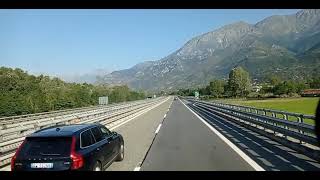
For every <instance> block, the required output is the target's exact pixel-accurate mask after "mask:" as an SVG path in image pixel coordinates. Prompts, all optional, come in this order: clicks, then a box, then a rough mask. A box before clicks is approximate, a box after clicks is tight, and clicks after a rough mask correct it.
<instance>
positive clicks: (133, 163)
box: [107, 100, 320, 171]
mask: <svg viewBox="0 0 320 180" xmlns="http://www.w3.org/2000/svg"><path fill="white" fill-rule="evenodd" d="M170 101H172V100H170ZM170 103H171V102H167V103H164V104H163V105H161V106H159V107H158V108H157V109H153V110H151V111H149V112H148V113H146V114H145V115H143V116H140V117H139V118H137V119H136V120H135V121H132V123H128V124H126V125H124V126H122V127H121V128H119V129H118V130H117V131H118V132H120V133H122V134H123V135H124V137H125V139H126V142H127V143H126V153H127V154H126V157H125V160H124V161H123V162H115V163H113V164H112V165H111V166H110V167H109V168H108V169H107V170H110V171H118V170H128V171H132V170H140V171H198V170H199V171H309V170H317V171H318V170H320V164H319V162H317V161H315V160H312V159H310V158H308V157H306V156H304V155H302V154H300V153H297V152H296V151H294V150H292V149H290V148H287V147H285V146H283V145H281V144H279V143H277V142H274V141H272V140H270V139H268V138H266V137H263V136H261V135H259V134H257V133H255V132H252V131H250V130H247V129H244V128H243V127H240V126H238V125H236V124H234V123H232V122H229V121H227V120H224V119H220V118H218V117H215V116H214V115H212V114H206V113H205V112H201V111H199V110H196V107H194V106H193V105H192V104H190V103H188V102H185V104H186V105H187V106H188V107H189V108H190V109H188V108H187V107H186V106H185V105H184V104H183V103H182V102H181V101H180V100H176V101H173V102H172V104H171V106H170V108H169V111H168V112H166V109H167V108H168V106H169V105H170ZM192 111H194V112H196V113H197V114H199V115H200V116H197V115H195V114H194V113H193V112H192ZM203 121H208V122H210V123H205V122H203ZM159 124H161V126H160V127H159ZM210 127H211V128H214V130H212V129H211V128H210ZM156 132H157V133H156ZM217 133H218V134H219V135H218V134H217ZM152 139H153V142H152ZM148 146H149V147H148Z"/></svg>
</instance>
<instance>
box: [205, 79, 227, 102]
mask: <svg viewBox="0 0 320 180" xmlns="http://www.w3.org/2000/svg"><path fill="white" fill-rule="evenodd" d="M224 86H225V82H224V81H223V80H217V79H215V80H213V81H211V82H210V84H209V86H208V87H209V93H210V95H212V96H214V97H216V98H217V97H220V96H221V95H222V94H223V93H224Z"/></svg>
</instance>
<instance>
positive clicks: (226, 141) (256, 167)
mask: <svg viewBox="0 0 320 180" xmlns="http://www.w3.org/2000/svg"><path fill="white" fill-rule="evenodd" d="M179 100H180V99H179ZM180 102H181V103H182V104H183V105H184V106H185V107H186V108H187V109H189V111H190V112H192V113H193V114H194V115H195V116H196V117H197V118H199V119H200V120H201V121H202V122H203V123H204V124H205V125H206V126H207V127H209V128H210V130H211V131H213V132H214V133H215V134H216V135H218V136H219V137H220V138H221V139H222V140H223V141H224V142H225V143H226V144H227V145H229V146H230V147H231V148H232V149H233V150H234V151H235V152H236V153H237V154H238V155H239V156H241V157H242V159H244V160H245V161H246V162H247V163H248V164H249V165H250V166H252V167H253V168H254V169H255V170H256V171H265V170H264V169H263V168H262V167H261V166H260V165H259V164H257V163H256V162H255V161H254V160H252V159H251V158H250V157H249V156H248V155H246V154H245V153H244V152H243V151H242V150H241V149H239V148H238V147H237V146H236V145H234V144H233V143H232V142H231V141H230V140H229V139H227V138H226V137H225V136H223V135H222V134H221V133H220V132H219V131H218V130H216V129H215V128H214V127H212V126H211V125H210V124H209V123H208V122H207V121H205V120H204V119H203V118H202V117H200V116H199V115H198V114H197V113H195V112H194V111H193V110H191V109H190V108H189V107H188V106H187V105H185V104H184V103H183V102H182V101H181V100H180Z"/></svg>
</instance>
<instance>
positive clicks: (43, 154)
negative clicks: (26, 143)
mask: <svg viewBox="0 0 320 180" xmlns="http://www.w3.org/2000/svg"><path fill="white" fill-rule="evenodd" d="M40 155H42V156H60V155H61V154H45V153H40Z"/></svg>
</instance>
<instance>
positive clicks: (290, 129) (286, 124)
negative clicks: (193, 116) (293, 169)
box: [189, 99, 318, 147]
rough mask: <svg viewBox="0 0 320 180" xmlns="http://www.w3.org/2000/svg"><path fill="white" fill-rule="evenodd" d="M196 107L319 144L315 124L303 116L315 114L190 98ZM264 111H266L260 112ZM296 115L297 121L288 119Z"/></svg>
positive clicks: (300, 140) (284, 135)
mask: <svg viewBox="0 0 320 180" xmlns="http://www.w3.org/2000/svg"><path fill="white" fill-rule="evenodd" d="M189 101H190V102H193V103H194V105H195V106H196V107H199V108H202V109H205V110H208V111H210V110H213V111H215V112H217V113H219V112H222V113H224V114H227V115H229V116H232V117H236V118H238V119H240V120H243V121H246V122H249V123H252V124H254V125H255V126H260V127H262V128H263V129H264V130H271V131H273V133H274V134H276V133H278V134H281V135H282V136H283V137H285V138H287V139H288V138H289V137H290V138H293V139H295V140H297V141H298V143H300V144H303V143H308V144H310V145H313V146H316V147H317V146H318V141H317V138H316V135H315V126H313V125H310V124H306V123H304V122H303V118H308V119H314V118H315V117H314V116H310V115H303V114H297V113H291V112H284V111H276V110H270V109H260V108H253V107H246V106H237V105H230V104H222V103H216V102H210V103H209V102H203V101H198V100H194V99H189ZM259 111H262V112H264V113H259ZM266 112H270V113H273V114H272V115H271V116H268V115H266ZM275 114H281V115H282V117H284V118H279V117H278V116H276V115H275ZM289 115H290V116H294V117H296V118H297V121H290V120H288V118H285V117H288V116H289Z"/></svg>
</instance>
